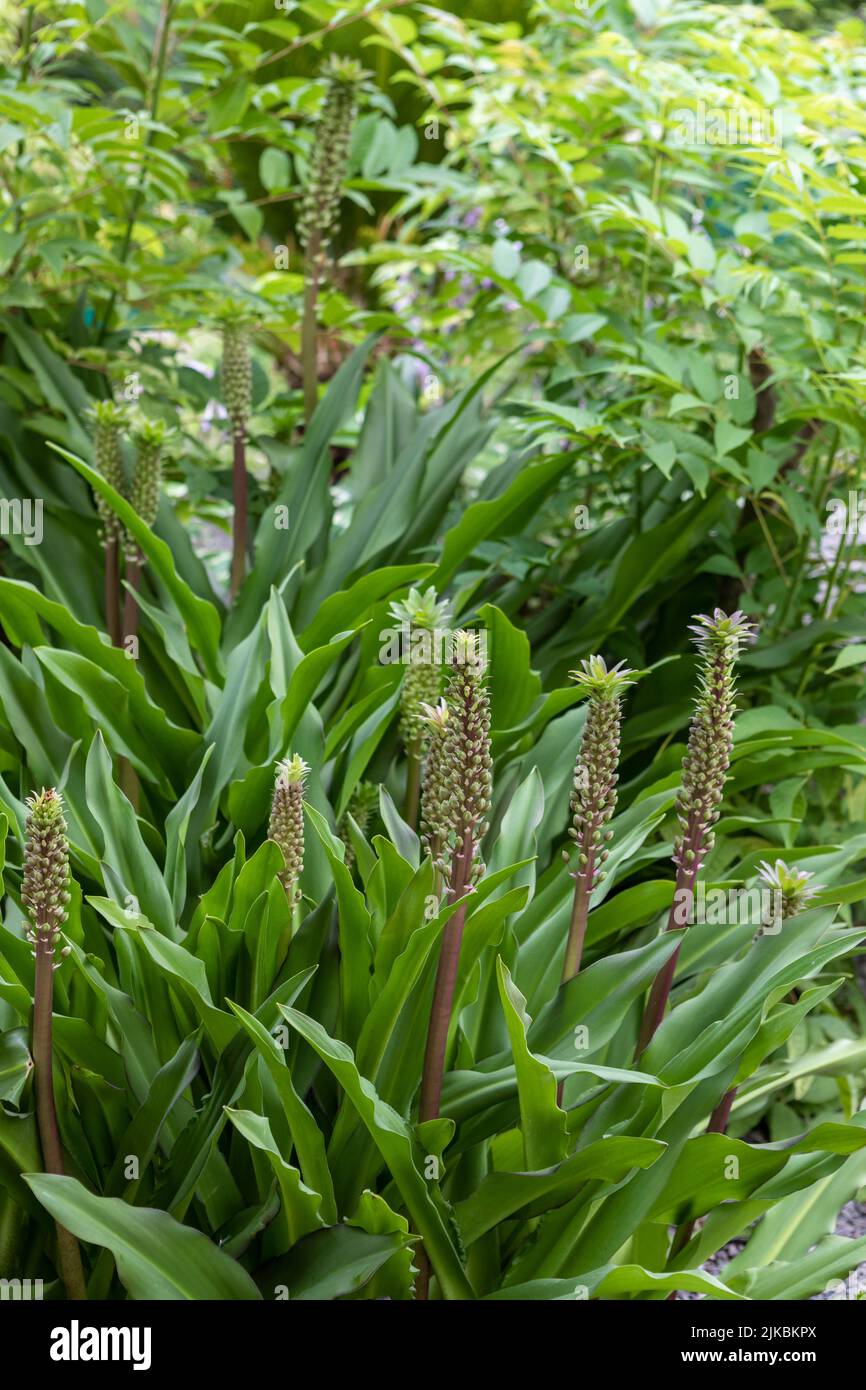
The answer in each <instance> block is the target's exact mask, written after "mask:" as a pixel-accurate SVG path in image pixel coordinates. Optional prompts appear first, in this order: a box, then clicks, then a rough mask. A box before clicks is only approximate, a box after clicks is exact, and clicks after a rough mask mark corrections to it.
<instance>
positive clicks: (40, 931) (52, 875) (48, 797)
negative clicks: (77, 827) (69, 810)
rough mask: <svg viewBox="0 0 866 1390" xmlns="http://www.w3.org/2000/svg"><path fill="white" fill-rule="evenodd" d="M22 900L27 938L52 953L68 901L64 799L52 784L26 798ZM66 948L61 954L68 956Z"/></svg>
mask: <svg viewBox="0 0 866 1390" xmlns="http://www.w3.org/2000/svg"><path fill="white" fill-rule="evenodd" d="M27 806H28V816H27V822H26V828H25V834H26V842H25V848H24V874H23V880H22V885H21V900H22V902H23V903H24V905H25V907H26V908H27V913H28V916H29V918H30V930H29V931H28V934H27V935H28V939H29V940H30V941H31V942H32V943H33V945H34V946H38V947H39V948H41V949H42V950H44V951H45V953H46V954H48V955H53V954H54V948H55V946H56V944H57V937H58V935H59V932H60V928H61V926H62V925H63V923H64V922H65V921H66V916H67V905H68V903H69V846H68V841H67V832H66V819H65V817H64V815H63V798H62V797H61V795H60V793H59V792H57V791H55V790H54V788H53V787H48V788H47V790H43V791H41V792H40V793H39V795H38V796H29V797H28V798H27ZM68 952H69V948H68V947H65V948H64V950H63V952H62V953H61V954H62V955H68Z"/></svg>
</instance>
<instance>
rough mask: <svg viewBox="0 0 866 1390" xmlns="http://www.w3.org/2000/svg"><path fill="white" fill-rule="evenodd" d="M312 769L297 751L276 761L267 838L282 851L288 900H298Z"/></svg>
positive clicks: (283, 877) (283, 873) (280, 876)
mask: <svg viewBox="0 0 866 1390" xmlns="http://www.w3.org/2000/svg"><path fill="white" fill-rule="evenodd" d="M309 771H310V769H309V767H308V766H307V764H306V763H305V762H304V760H303V758H300V757H299V756H298V754H297V753H296V754H295V755H294V757H292V758H286V759H284V761H282V762H279V763H277V767H276V780H275V784H274V794H273V799H272V801H271V818H270V821H269V823H268V839H270V840H273V841H274V842H275V843H276V844H278V845H279V847H280V849H281V850H282V852H283V860H284V862H285V866H286V867H285V869H283V870H282V872H281V873H280V875H279V879H280V882H281V883H282V885H283V887H284V888H285V890H286V896H287V897H288V899H289V901H290V902H292V903H294V902H299V901H300V897H301V893H300V889H299V888H298V879H299V878H300V876H301V870H302V869H303V867H304V806H303V801H304V786H305V784H306V780H307V774H308V773H309Z"/></svg>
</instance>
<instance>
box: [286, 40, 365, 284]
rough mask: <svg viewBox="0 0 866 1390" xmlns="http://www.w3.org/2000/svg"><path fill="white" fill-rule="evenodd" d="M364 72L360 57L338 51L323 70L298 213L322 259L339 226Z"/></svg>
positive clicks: (307, 242)
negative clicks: (322, 92)
mask: <svg viewBox="0 0 866 1390" xmlns="http://www.w3.org/2000/svg"><path fill="white" fill-rule="evenodd" d="M365 76H366V74H365V72H364V69H363V68H362V67H361V65H360V64H359V63H357V62H355V61H354V60H353V59H351V58H349V59H347V58H338V57H336V56H334V55H332V56H331V58H330V60H329V61H328V62H327V63H326V64H325V66H324V68H323V70H322V77H323V78H324V79H325V82H326V83H327V87H326V91H325V100H324V104H323V106H322V108H321V112H320V114H319V119H318V121H317V123H316V132H315V139H314V144H313V149H312V152H311V156H310V165H309V172H308V175H307V182H306V187H305V189H304V197H303V201H302V203H301V211H300V216H299V218H298V240H299V241H300V243H301V246H302V247H303V249H304V250H305V251H307V252H308V253H309V254H311V255H312V256H313V257H314V259H316V260H324V256H325V248H326V247H327V244H328V242H329V241H330V239H331V237H332V235H333V233H334V231H335V230H336V227H337V218H338V213H339V208H340V195H341V193H342V188H343V183H344V181H345V177H346V166H347V164H348V159H349V142H350V140H351V137H352V126H353V125H354V121H355V114H356V111H357V105H358V91H359V88H360V86H361V85H362V83H363V80H364V78H365Z"/></svg>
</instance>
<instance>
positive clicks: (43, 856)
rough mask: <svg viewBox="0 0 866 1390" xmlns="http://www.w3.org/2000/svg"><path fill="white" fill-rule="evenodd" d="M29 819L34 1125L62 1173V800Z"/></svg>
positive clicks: (48, 1159) (44, 795) (70, 1245)
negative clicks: (54, 1023)
mask: <svg viewBox="0 0 866 1390" xmlns="http://www.w3.org/2000/svg"><path fill="white" fill-rule="evenodd" d="M27 806H28V815H27V824H26V840H25V847H24V875H23V880H22V885H21V901H22V902H23V904H24V906H25V908H26V909H27V915H28V917H29V919H30V928H29V930H28V933H27V937H28V940H29V941H30V942H31V943H32V945H33V956H34V959H35V961H36V970H35V984H34V988H33V1068H34V1073H35V1076H34V1081H35V1086H36V1121H37V1127H38V1129H39V1142H40V1145H41V1148H42V1161H43V1164H44V1167H45V1171H46V1173H59V1174H62V1173H63V1150H62V1148H61V1145H60V1131H59V1129H58V1127H57V1111H56V1109H55V1105H54V1075H53V1046H52V1034H51V1019H52V1010H53V1001H54V971H55V970H56V969H57V968H58V966H59V965H60V963H61V962H62V960H63V958H64V957H65V956H66V955H67V954H68V951H69V948H68V947H64V948H63V950H62V951H61V952H60V959H59V960H58V961H55V959H54V953H55V950H56V947H57V939H58V937H59V935H60V928H61V926H62V925H63V923H64V922H65V921H66V909H67V904H68V902H69V848H68V843H67V838H66V820H65V818H64V815H63V800H62V798H61V796H60V795H59V793H58V792H56V791H55V790H54V788H53V787H49V788H48V789H47V790H43V791H41V792H40V793H39V795H38V796H30V797H28V798H27ZM56 1226H57V1263H58V1268H59V1272H60V1276H61V1278H62V1280H63V1283H64V1284H65V1286H66V1294H67V1297H68V1298H70V1299H76V1300H80V1299H85V1298H86V1297H87V1286H86V1284H85V1280H84V1269H83V1267H82V1264H81V1251H80V1250H79V1247H78V1241H77V1240H76V1239H75V1236H74V1235H73V1234H72V1232H71V1231H67V1230H66V1228H65V1226H61V1225H60V1224H59V1223H56Z"/></svg>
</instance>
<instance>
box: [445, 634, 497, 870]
mask: <svg viewBox="0 0 866 1390" xmlns="http://www.w3.org/2000/svg"><path fill="white" fill-rule="evenodd" d="M486 664H487V663H486V660H485V657H484V655H483V652H482V649H481V644H480V643H479V640H478V635H477V633H474V632H455V633H454V636H453V639H452V659H451V677H450V680H449V682H448V689H447V691H446V694H445V699H446V703H447V706H448V718H447V722H446V726H445V740H444V746H443V749H442V778H443V786H444V798H443V808H442V809H443V815H444V817H445V819H444V822H443V824H444V825H445V826H446V827H447V836H448V843H449V846H450V848H451V850H452V852H453V855H454V862H453V864H452V872H451V879H452V886H453V882H454V881H455V880H462V882H463V884H464V885H465V886H468V885H469V884H470V883H472V882H473V881H474V880H475V879H477V878H478V877H479V876H480V874H481V872H482V869H483V866H482V865H481V863H480V859H479V854H480V846H481V841H482V840H483V839H484V836H485V835H486V833H487V829H488V826H487V820H486V817H487V812H488V811H489V810H490V794H491V768H492V760H491V755H490V696H489V693H488V690H487V679H486ZM463 859H467V860H468V862H466V863H465V864H462V866H461V867H459V868H458V861H462V860H463Z"/></svg>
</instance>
